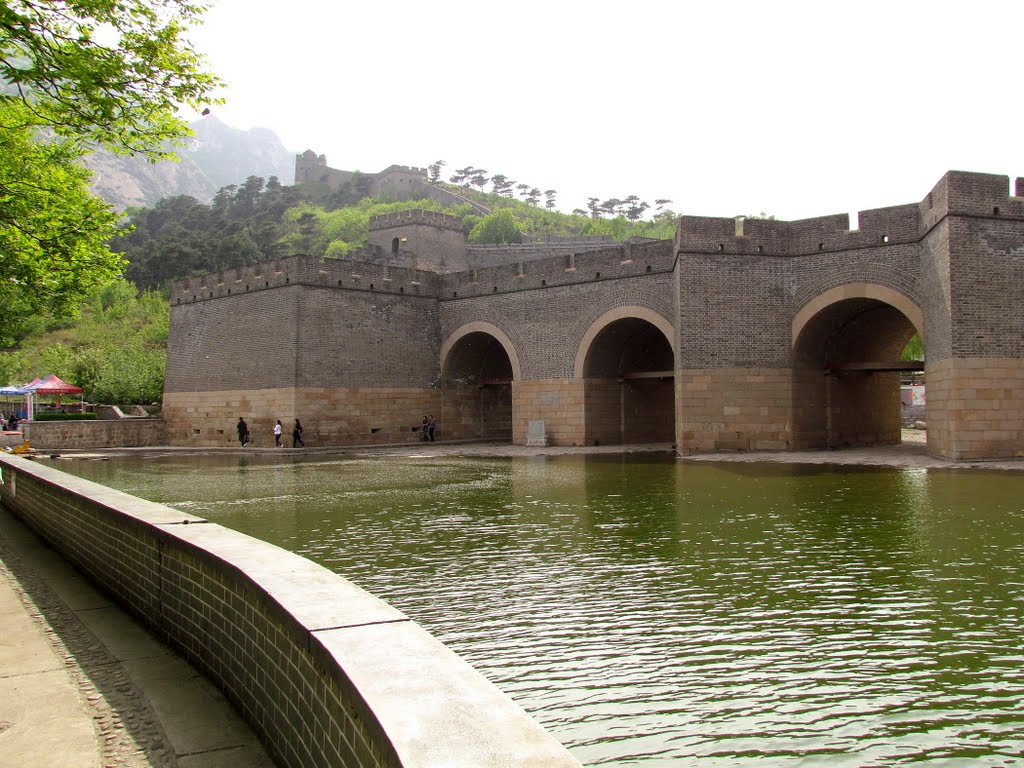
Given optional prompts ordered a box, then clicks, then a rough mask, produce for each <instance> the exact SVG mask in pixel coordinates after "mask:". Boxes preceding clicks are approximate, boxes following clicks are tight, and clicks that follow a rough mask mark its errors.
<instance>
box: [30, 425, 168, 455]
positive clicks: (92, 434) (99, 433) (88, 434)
mask: <svg viewBox="0 0 1024 768" xmlns="http://www.w3.org/2000/svg"><path fill="white" fill-rule="evenodd" d="M21 429H22V432H23V433H24V435H25V439H26V440H28V441H29V442H30V443H31V445H32V447H33V448H38V449H40V450H45V451H49V450H69V449H80V448H137V447H145V446H150V445H166V443H167V439H166V435H165V431H164V421H163V419H141V418H139V419H117V420H96V421H23V422H22V423H21Z"/></svg>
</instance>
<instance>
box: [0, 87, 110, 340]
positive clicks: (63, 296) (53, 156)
mask: <svg viewBox="0 0 1024 768" xmlns="http://www.w3.org/2000/svg"><path fill="white" fill-rule="evenodd" d="M22 112H24V108H22V107H19V106H18V105H16V104H0V126H3V127H2V128H0V275H2V276H3V279H2V280H0V341H2V342H3V343H5V344H11V343H13V342H15V341H16V340H17V335H18V334H17V329H18V328H19V327H21V326H22V325H23V324H24V320H25V315H26V314H42V313H49V314H53V315H61V314H73V312H74V310H75V308H76V306H77V302H78V301H79V299H80V298H81V297H82V296H83V295H84V294H86V293H88V292H89V291H91V290H93V289H94V288H95V287H96V286H98V285H102V284H103V283H105V282H108V281H110V280H112V279H114V278H115V277H117V275H119V274H120V273H121V272H122V270H123V269H124V262H123V261H122V259H121V257H120V255H118V254H114V253H111V251H110V249H109V248H108V247H107V245H106V241H107V240H109V239H110V238H111V237H113V236H115V235H116V234H117V233H118V229H117V221H118V218H119V217H118V215H117V214H115V213H114V212H113V211H112V210H111V209H110V208H109V206H107V204H106V203H104V202H103V201H102V200H100V199H99V198H96V197H93V196H92V195H91V194H89V191H88V187H87V184H88V179H89V173H88V171H86V170H85V169H84V168H82V167H81V166H80V165H78V164H77V160H78V158H79V153H78V152H77V151H76V150H75V149H74V148H73V147H72V146H69V145H67V144H61V143H55V142H41V141H36V140H35V139H34V138H33V136H32V134H31V132H30V131H29V129H27V128H12V127H10V126H11V123H12V122H13V123H17V120H18V119H19V115H20V113H22Z"/></svg>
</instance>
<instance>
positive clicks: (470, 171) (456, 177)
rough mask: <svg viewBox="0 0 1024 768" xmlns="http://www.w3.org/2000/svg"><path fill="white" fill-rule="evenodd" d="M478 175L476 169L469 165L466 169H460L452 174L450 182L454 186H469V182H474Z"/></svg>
mask: <svg viewBox="0 0 1024 768" xmlns="http://www.w3.org/2000/svg"><path fill="white" fill-rule="evenodd" d="M475 175H476V168H474V167H473V166H472V165H467V166H466V167H465V168H459V169H458V170H456V171H454V172H453V173H452V176H451V178H450V179H449V181H450V182H451V183H452V184H458V185H459V186H462V187H465V186H469V185H468V184H467V182H472V180H473V177H474V176H475Z"/></svg>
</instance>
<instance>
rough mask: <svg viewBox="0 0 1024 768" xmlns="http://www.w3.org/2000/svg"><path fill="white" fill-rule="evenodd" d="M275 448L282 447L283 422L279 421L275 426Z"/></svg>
mask: <svg viewBox="0 0 1024 768" xmlns="http://www.w3.org/2000/svg"><path fill="white" fill-rule="evenodd" d="M274 447H275V448H280V447H281V420H280V419H278V420H277V424H275V425H274Z"/></svg>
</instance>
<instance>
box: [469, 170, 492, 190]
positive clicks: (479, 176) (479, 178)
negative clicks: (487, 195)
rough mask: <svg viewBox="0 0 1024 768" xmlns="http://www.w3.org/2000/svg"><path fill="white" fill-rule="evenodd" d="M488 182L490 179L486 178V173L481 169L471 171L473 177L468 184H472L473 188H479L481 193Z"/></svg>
mask: <svg viewBox="0 0 1024 768" xmlns="http://www.w3.org/2000/svg"><path fill="white" fill-rule="evenodd" d="M488 181H490V179H488V178H487V171H485V170H484V169H483V168H477V169H476V170H475V171H473V177H472V178H471V179H470V183H472V184H473V186H476V187H480V191H481V192H483V191H484V187H485V186H487V182H488Z"/></svg>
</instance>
